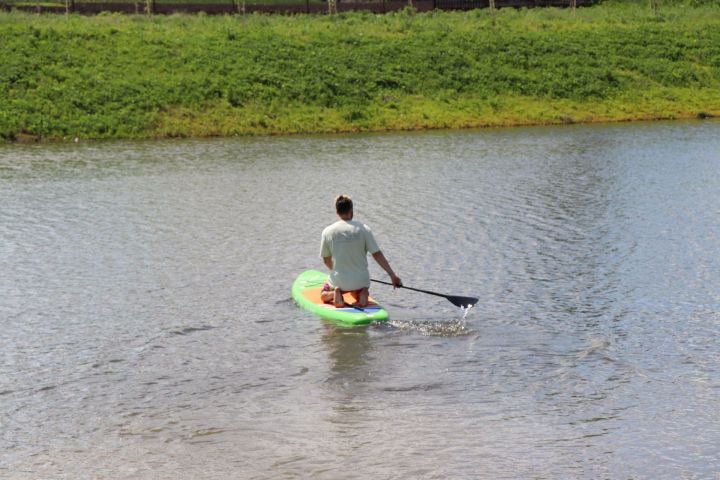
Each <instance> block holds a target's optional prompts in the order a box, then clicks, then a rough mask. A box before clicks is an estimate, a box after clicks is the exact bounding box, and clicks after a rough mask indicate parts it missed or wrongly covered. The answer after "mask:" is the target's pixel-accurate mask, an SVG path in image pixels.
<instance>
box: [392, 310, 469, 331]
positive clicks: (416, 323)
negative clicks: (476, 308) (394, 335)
mask: <svg viewBox="0 0 720 480" xmlns="http://www.w3.org/2000/svg"><path fill="white" fill-rule="evenodd" d="M472 307H473V306H472V305H470V306H468V307H460V311H461V312H462V316H461V317H460V318H456V319H454V320H451V321H433V320H390V322H388V323H389V325H392V326H393V327H394V328H397V329H399V330H406V331H417V332H420V333H422V334H423V335H428V336H439V337H458V336H463V335H469V334H471V333H473V330H472V328H468V326H467V316H468V313H469V312H470V310H471V309H472Z"/></svg>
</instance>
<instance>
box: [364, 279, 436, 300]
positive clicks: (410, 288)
mask: <svg viewBox="0 0 720 480" xmlns="http://www.w3.org/2000/svg"><path fill="white" fill-rule="evenodd" d="M370 280H371V281H373V282H377V283H382V284H385V285H392V286H394V285H393V284H392V283H390V282H384V281H382V280H375V279H374V278H371V279H370ZM399 288H406V289H408V290H413V291H415V292H420V293H427V294H429V295H435V296H437V297H443V298H448V296H447V295H443V294H442V293H437V292H431V291H429V290H421V289H419V288H412V287H406V286H405V285H402V286H400V287H399Z"/></svg>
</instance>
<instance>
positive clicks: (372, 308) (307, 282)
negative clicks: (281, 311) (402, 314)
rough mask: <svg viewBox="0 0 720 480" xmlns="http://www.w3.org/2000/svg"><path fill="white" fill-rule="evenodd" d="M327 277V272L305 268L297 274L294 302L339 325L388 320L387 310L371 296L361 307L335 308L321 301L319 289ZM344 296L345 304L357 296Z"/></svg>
mask: <svg viewBox="0 0 720 480" xmlns="http://www.w3.org/2000/svg"><path fill="white" fill-rule="evenodd" d="M327 278H328V275H327V273H323V272H319V271H317V270H307V271H305V272H303V273H301V274H300V275H298V277H297V278H296V279H295V282H293V286H292V296H293V298H294V299H295V302H297V304H298V305H300V306H301V307H302V308H304V309H305V310H309V311H311V312H312V313H314V314H315V315H317V316H319V317H321V318H324V319H326V320H330V321H332V322H334V323H335V324H336V325H338V326H341V327H358V326H362V325H369V324H370V323H372V322H386V321H387V320H388V318H389V316H388V312H387V311H386V310H385V309H384V308H383V307H382V306H380V305H379V304H378V303H376V302H375V300H373V299H372V298H370V301H369V303H368V306H367V307H365V308H362V309H360V308H354V307H347V306H346V307H343V308H337V307H335V306H334V305H333V304H332V303H323V301H322V300H321V299H320V291H321V290H322V286H323V284H324V283H325V282H326V281H327ZM344 297H345V303H346V304H348V303H350V304H352V303H355V302H357V298H356V297H355V296H354V295H353V294H351V293H346V294H345V296H344Z"/></svg>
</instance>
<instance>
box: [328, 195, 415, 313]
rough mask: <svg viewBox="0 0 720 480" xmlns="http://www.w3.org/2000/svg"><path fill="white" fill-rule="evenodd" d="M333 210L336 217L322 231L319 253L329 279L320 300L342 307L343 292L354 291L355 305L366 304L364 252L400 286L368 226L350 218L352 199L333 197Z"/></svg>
mask: <svg viewBox="0 0 720 480" xmlns="http://www.w3.org/2000/svg"><path fill="white" fill-rule="evenodd" d="M335 211H336V212H337V215H338V217H339V218H340V220H338V221H337V222H335V223H333V224H332V225H330V226H329V227H327V228H325V230H323V232H322V242H321V245H320V256H322V258H323V261H324V262H325V265H327V267H328V268H329V269H330V278H329V279H328V282H327V283H325V285H323V291H322V293H321V294H320V295H321V298H322V300H323V302H327V303H329V302H333V304H334V305H335V306H336V307H344V306H345V301H344V300H343V293H347V292H355V293H356V294H357V298H358V301H357V304H356V305H357V306H358V307H366V306H367V304H368V297H369V295H370V294H369V288H370V272H369V271H368V263H367V254H368V253H370V254H371V255H372V256H373V258H374V259H375V261H376V262H377V263H378V265H380V266H381V267H382V269H383V270H385V271H386V272H387V274H388V275H389V276H390V279H391V281H392V284H393V286H394V287H396V288H397V287H401V286H402V281H401V280H400V277H398V276H397V275H395V272H393V269H392V268H390V264H389V263H388V261H387V259H386V258H385V255H383V253H382V252H381V251H380V248H379V247H378V246H377V243H376V242H375V237H373V234H372V232H371V231H370V228H368V226H367V225H365V224H363V223H361V222H358V221H357V220H353V202H352V199H351V198H350V197H349V196H347V195H340V196H339V197H337V198H336V199H335Z"/></svg>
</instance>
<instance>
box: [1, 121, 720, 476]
mask: <svg viewBox="0 0 720 480" xmlns="http://www.w3.org/2000/svg"><path fill="white" fill-rule="evenodd" d="M719 174H720V123H719V122H717V121H703V122H700V121H698V122H668V123H665V122H660V123H638V124H617V125H593V126H563V127H547V128H546V127H535V128H514V129H489V130H482V131H456V132H452V131H436V132H424V133H400V134H365V135H338V136H298V137H264V138H238V139H209V140H177V141H119V142H89V143H78V144H38V145H20V144H13V145H0V273H1V275H0V346H1V350H0V360H1V361H0V477H2V478H9V479H13V480H14V479H33V480H34V479H62V478H67V479H91V478H92V479H95V478H108V479H135V478H152V479H227V478H242V479H278V478H283V479H285V478H288V479H289V478H313V479H340V478H342V479H368V478H373V479H431V478H438V479H445V478H453V479H474V478H538V479H554V478H588V479H596V478H619V479H627V478H638V479H639V478H648V479H650V478H652V479H660V478H667V479H677V478H718V477H717V475H718V472H720V447H718V446H719V445H720V368H719V366H718V352H720V175H719ZM340 193H347V194H350V195H352V196H353V199H354V201H355V216H356V218H357V219H359V220H362V221H364V222H366V223H367V224H369V225H370V226H371V228H372V229H373V231H374V232H375V235H376V238H377V240H378V243H379V245H380V247H381V248H382V250H383V252H384V253H385V255H386V257H387V258H388V259H389V261H390V263H391V264H392V266H393V267H394V269H395V270H396V272H397V273H398V274H399V275H400V276H401V277H402V279H403V281H404V283H405V284H406V285H408V286H413V287H417V288H424V289H427V290H434V291H439V292H445V293H447V294H453V295H469V296H476V297H479V298H480V303H479V304H478V305H477V306H476V307H475V308H473V309H472V310H471V311H470V312H469V313H468V314H467V316H466V317H465V318H463V315H462V312H461V311H460V310H459V309H457V308H456V307H454V306H453V305H452V304H451V303H449V302H447V301H446V300H444V299H443V298H440V297H433V296H429V295H425V294H421V293H417V292H412V291H409V290H403V289H400V290H395V291H393V289H392V288H391V287H387V286H383V285H373V287H372V293H373V295H374V296H375V297H376V298H377V299H378V300H380V301H381V302H382V303H384V304H385V306H386V307H387V309H388V310H389V312H390V315H391V321H390V322H389V323H388V324H386V325H373V326H370V327H368V328H366V329H360V330H343V329H338V328H335V327H333V326H331V325H328V324H325V323H323V322H322V321H321V320H319V319H317V318H315V317H313V316H312V315H310V314H308V313H307V312H305V311H303V310H301V309H299V308H298V307H297V306H296V305H295V304H294V302H293V301H292V299H291V297H290V285H291V283H292V281H293V279H294V277H295V276H296V275H297V274H298V273H299V272H301V271H302V270H305V269H308V268H318V269H320V268H322V261H321V259H320V258H319V245H320V231H321V230H322V228H323V227H324V226H326V225H327V224H329V223H331V222H333V221H334V219H335V217H334V212H333V199H334V197H335V195H338V194H340ZM371 273H372V275H373V276H375V277H377V278H386V276H385V274H384V272H382V270H381V269H380V268H379V267H378V266H377V265H375V264H373V263H372V261H371Z"/></svg>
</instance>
